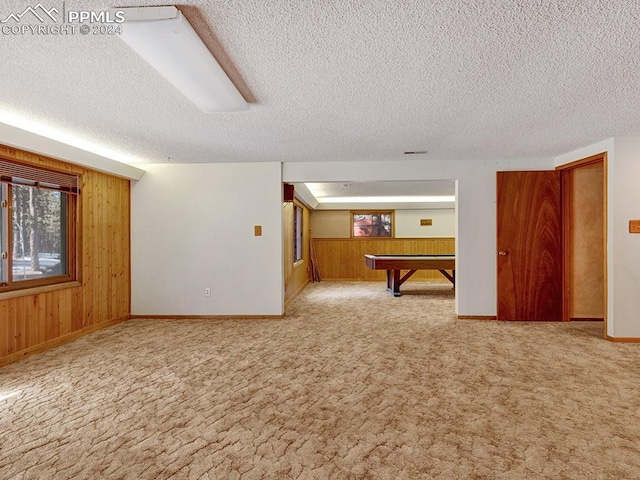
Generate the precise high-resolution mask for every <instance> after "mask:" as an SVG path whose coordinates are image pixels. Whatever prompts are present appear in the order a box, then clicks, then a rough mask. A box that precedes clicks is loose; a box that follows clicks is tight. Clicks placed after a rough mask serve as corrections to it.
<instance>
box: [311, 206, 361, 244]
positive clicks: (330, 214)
mask: <svg viewBox="0 0 640 480" xmlns="http://www.w3.org/2000/svg"><path fill="white" fill-rule="evenodd" d="M309 220H310V222H311V236H312V237H313V238H351V214H350V213H349V210H315V211H313V212H311V215H309Z"/></svg>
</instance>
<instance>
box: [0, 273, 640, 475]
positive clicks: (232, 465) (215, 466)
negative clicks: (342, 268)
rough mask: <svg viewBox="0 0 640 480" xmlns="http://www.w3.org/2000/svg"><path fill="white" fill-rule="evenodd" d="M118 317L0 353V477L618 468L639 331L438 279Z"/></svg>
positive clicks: (629, 454) (627, 442)
mask: <svg viewBox="0 0 640 480" xmlns="http://www.w3.org/2000/svg"><path fill="white" fill-rule="evenodd" d="M404 290H405V294H404V295H403V296H402V297H400V298H393V297H392V296H391V295H389V294H388V293H387V292H385V291H384V289H382V288H381V285H380V284H378V283H377V282H373V283H347V284H340V283H320V284H313V285H309V286H308V287H307V288H306V289H305V291H304V292H303V293H302V294H301V295H300V296H299V297H298V298H297V299H296V300H295V301H294V302H293V303H292V304H291V306H290V308H289V311H288V314H287V317H286V318H285V319H282V320H216V321H212V320H186V321H172V320H166V321H165V320H131V321H129V322H126V323H123V324H120V325H117V326H115V327H112V328H109V329H106V330H102V331H100V332H97V333H95V334H92V335H89V336H87V337H83V338H82V339H80V340H78V341H76V342H74V343H71V344H68V345H65V346H62V347H60V348H57V349H54V350H51V351H49V352H46V353H43V354H40V355H37V356H34V357H31V358H29V359H26V360H24V361H22V362H19V363H16V364H12V365H8V366H6V367H3V368H0V479H14V478H15V479H72V478H73V479H102V478H108V479H168V478H171V479H200V478H204V479H207V478H208V479H234V478H242V479H261V478H270V479H288V478H295V479H298V478H299V479H351V478H353V479H360V478H362V479H430V478H435V479H494V478H495V479H543V478H550V479H637V478H640V345H634V344H616V343H610V342H607V341H605V340H603V339H602V338H601V337H602V324H601V323H597V322H589V323H570V324H562V323H536V324H534V323H507V322H495V321H468V320H466V321H465V320H456V319H455V315H454V312H453V292H452V291H451V289H450V287H449V286H447V285H444V284H440V285H434V284H421V283H409V284H406V285H405V288H404Z"/></svg>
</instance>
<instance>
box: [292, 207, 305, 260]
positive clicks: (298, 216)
mask: <svg viewBox="0 0 640 480" xmlns="http://www.w3.org/2000/svg"><path fill="white" fill-rule="evenodd" d="M302 211H303V210H302V207H300V206H298V205H294V206H293V261H294V263H295V262H299V261H300V260H302Z"/></svg>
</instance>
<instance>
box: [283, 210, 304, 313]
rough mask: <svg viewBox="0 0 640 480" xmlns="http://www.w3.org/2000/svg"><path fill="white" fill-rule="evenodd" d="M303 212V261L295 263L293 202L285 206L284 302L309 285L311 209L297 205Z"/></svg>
mask: <svg viewBox="0 0 640 480" xmlns="http://www.w3.org/2000/svg"><path fill="white" fill-rule="evenodd" d="M295 205H297V206H299V207H301V208H302V209H303V210H302V260H301V261H299V262H296V263H295V264H294V263H293V211H294V209H293V206H294V203H293V202H286V203H284V204H283V206H282V209H283V212H282V219H283V220H282V221H283V223H284V225H283V231H284V300H285V304H286V303H287V302H288V301H290V300H292V299H293V297H295V296H296V295H297V294H298V293H300V292H301V291H302V289H303V288H304V286H305V285H306V284H307V283H309V265H310V262H309V232H310V219H309V209H308V208H307V207H305V206H304V205H302V204H301V203H297V202H296V203H295Z"/></svg>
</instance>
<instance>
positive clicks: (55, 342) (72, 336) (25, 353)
mask: <svg viewBox="0 0 640 480" xmlns="http://www.w3.org/2000/svg"><path fill="white" fill-rule="evenodd" d="M127 320H129V315H124V316H122V317H119V318H114V319H112V320H108V321H106V322H102V323H99V324H97V325H91V326H90V327H86V328H83V329H82V330H76V331H75V332H71V333H69V334H67V335H63V336H61V337H58V338H54V339H52V340H49V341H48V342H44V343H40V344H38V345H36V346H34V347H31V348H27V349H25V350H20V351H19V352H16V353H11V354H9V355H7V356H5V357H2V358H0V367H3V366H4V365H8V364H10V363H14V362H17V361H18V360H22V359H24V358H27V357H30V356H32V355H35V354H37V353H42V352H45V351H47V350H51V349H52V348H54V347H59V346H60V345H63V344H65V343H69V342H72V341H74V340H77V339H78V338H80V337H84V336H85V335H88V334H89V333H93V332H97V331H98V330H102V329H103V328H107V327H112V326H113V325H117V324H118V323H122V322H125V321H127Z"/></svg>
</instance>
